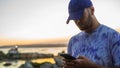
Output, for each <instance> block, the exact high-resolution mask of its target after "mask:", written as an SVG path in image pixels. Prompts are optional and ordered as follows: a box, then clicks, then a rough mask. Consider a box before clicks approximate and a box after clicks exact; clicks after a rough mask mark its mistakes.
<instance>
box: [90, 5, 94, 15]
mask: <svg viewBox="0 0 120 68" xmlns="http://www.w3.org/2000/svg"><path fill="white" fill-rule="evenodd" d="M90 11H91V15H94V11H95V9H94V7H93V6H91V7H90Z"/></svg>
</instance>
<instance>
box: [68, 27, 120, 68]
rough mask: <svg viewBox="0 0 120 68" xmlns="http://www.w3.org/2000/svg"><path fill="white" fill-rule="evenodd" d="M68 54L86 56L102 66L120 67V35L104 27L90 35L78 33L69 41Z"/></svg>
mask: <svg viewBox="0 0 120 68" xmlns="http://www.w3.org/2000/svg"><path fill="white" fill-rule="evenodd" d="M68 54H70V55H72V56H74V57H76V58H77V57H78V56H86V57H87V58H89V59H90V60H91V61H92V62H94V63H96V64H99V65H102V66H107V67H112V66H120V34H119V33H118V32H117V31H115V30H113V29H111V28H109V27H107V26H105V25H100V26H99V27H98V28H97V29H96V30H95V31H94V32H93V33H91V34H90V33H86V32H80V33H79V34H77V35H75V36H73V37H72V38H71V39H70V41H69V44H68Z"/></svg>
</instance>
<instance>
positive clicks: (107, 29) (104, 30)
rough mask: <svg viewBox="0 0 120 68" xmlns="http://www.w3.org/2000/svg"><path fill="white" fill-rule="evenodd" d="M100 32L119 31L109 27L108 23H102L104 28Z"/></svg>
mask: <svg viewBox="0 0 120 68" xmlns="http://www.w3.org/2000/svg"><path fill="white" fill-rule="evenodd" d="M100 32H106V33H118V34H119V32H118V31H116V30H115V29H113V28H111V27H108V26H106V25H102V30H101V31H100Z"/></svg>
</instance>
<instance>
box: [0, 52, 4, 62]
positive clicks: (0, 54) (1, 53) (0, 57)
mask: <svg viewBox="0 0 120 68" xmlns="http://www.w3.org/2000/svg"><path fill="white" fill-rule="evenodd" d="M4 58H5V54H4V53H3V52H2V51H0V60H2V59H4Z"/></svg>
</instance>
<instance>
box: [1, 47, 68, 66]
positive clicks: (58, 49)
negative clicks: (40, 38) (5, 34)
mask: <svg viewBox="0 0 120 68" xmlns="http://www.w3.org/2000/svg"><path fill="white" fill-rule="evenodd" d="M9 49H11V48H0V51H3V52H4V53H5V54H7V53H8V50H9ZM66 50H67V47H42V48H41V47H33V48H18V51H19V52H20V53H29V52H32V53H34V52H37V53H44V54H54V55H55V56H56V55H58V53H60V52H62V51H65V52H66ZM31 61H32V62H37V63H43V62H51V63H54V60H53V58H45V59H36V60H31ZM6 62H10V63H12V65H10V66H3V65H4V64H5V63H6ZM24 63H25V61H24V60H19V61H4V62H1V61H0V68H18V67H19V66H20V65H21V64H24Z"/></svg>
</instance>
